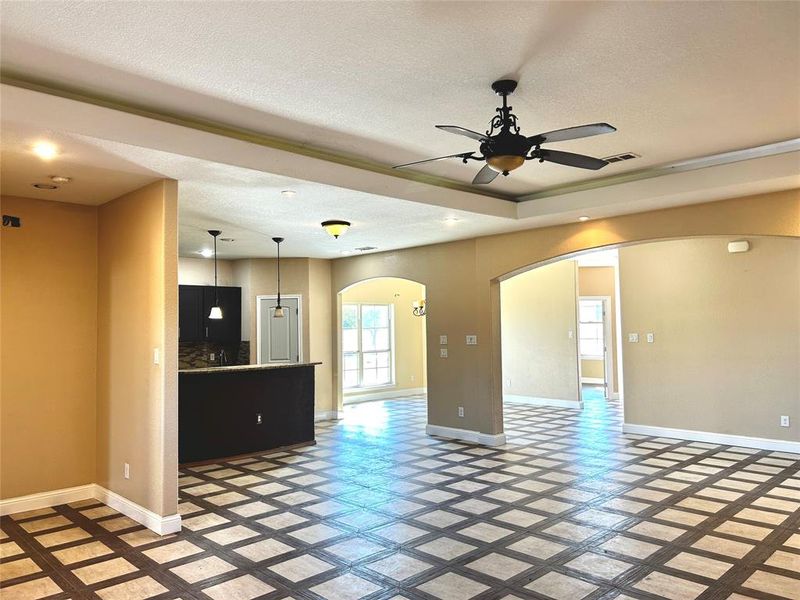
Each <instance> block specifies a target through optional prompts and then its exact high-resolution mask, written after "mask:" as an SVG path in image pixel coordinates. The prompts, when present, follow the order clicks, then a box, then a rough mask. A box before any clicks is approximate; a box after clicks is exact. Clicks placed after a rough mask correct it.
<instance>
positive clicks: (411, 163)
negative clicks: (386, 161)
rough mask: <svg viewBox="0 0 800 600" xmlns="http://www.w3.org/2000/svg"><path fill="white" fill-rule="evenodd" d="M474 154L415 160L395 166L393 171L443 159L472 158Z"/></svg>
mask: <svg viewBox="0 0 800 600" xmlns="http://www.w3.org/2000/svg"><path fill="white" fill-rule="evenodd" d="M473 154H475V153H474V152H461V153H460V154H448V155H447V156H437V157H436V158H426V159H425V160H415V161H414V162H409V163H404V164H402V165H395V166H393V167H392V168H393V169H400V168H402V167H410V166H411V165H419V164H421V163H426V162H431V161H434V160H443V159H445V158H467V157H468V156H472V155H473Z"/></svg>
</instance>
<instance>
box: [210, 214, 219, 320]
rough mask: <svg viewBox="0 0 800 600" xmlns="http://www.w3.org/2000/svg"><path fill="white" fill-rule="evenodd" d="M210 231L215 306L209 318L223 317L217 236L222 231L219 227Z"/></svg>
mask: <svg viewBox="0 0 800 600" xmlns="http://www.w3.org/2000/svg"><path fill="white" fill-rule="evenodd" d="M208 233H209V235H210V236H211V237H213V238H214V306H212V307H211V312H210V313H209V315H208V318H209V319H221V318H222V309H221V308H220V305H219V292H218V291H217V236H218V235H219V234H220V233H222V232H221V231H219V230H218V229H209V230H208Z"/></svg>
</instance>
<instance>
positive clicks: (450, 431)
mask: <svg viewBox="0 0 800 600" xmlns="http://www.w3.org/2000/svg"><path fill="white" fill-rule="evenodd" d="M425 433H427V434H428V435H434V436H436V437H443V438H447V439H451V440H462V441H464V442H473V443H475V444H480V445H482V446H503V445H504V444H505V443H506V434H505V433H498V434H491V433H481V432H480V431H472V430H470V429H458V428H456V427H443V426H442V425H426V426H425Z"/></svg>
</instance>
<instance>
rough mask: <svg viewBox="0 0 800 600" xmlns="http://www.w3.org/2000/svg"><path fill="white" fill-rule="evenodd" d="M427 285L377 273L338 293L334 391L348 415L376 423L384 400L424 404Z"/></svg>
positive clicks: (383, 413)
mask: <svg viewBox="0 0 800 600" xmlns="http://www.w3.org/2000/svg"><path fill="white" fill-rule="evenodd" d="M424 305H425V286H424V285H423V284H421V283H419V282H416V281H412V280H409V279H403V278H399V277H377V278H372V279H368V280H364V281H360V282H358V283H355V284H353V285H351V286H348V287H347V288H345V289H344V290H342V291H341V292H339V294H338V299H337V309H338V328H337V329H338V331H337V340H338V343H337V352H338V364H339V373H338V390H337V391H338V396H339V398H340V406H341V408H342V409H343V410H344V409H345V407H347V408H346V411H347V414H348V415H349V417H350V418H351V420H352V419H355V420H360V421H364V423H363V424H364V425H365V426H370V424H373V425H376V424H379V423H380V422H381V421H382V420H384V417H385V411H384V410H383V408H384V404H382V403H387V402H399V401H403V402H412V403H415V406H418V407H420V411H419V412H420V413H421V414H424V412H426V408H427V347H426V340H427V330H426V319H425V314H424Z"/></svg>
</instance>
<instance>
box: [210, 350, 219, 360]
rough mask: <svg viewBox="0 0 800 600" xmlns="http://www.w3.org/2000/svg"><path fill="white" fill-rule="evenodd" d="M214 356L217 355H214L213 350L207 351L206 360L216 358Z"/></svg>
mask: <svg viewBox="0 0 800 600" xmlns="http://www.w3.org/2000/svg"><path fill="white" fill-rule="evenodd" d="M216 356H217V355H216V354H214V353H213V352H209V353H208V360H214V359H215V358H216Z"/></svg>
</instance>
